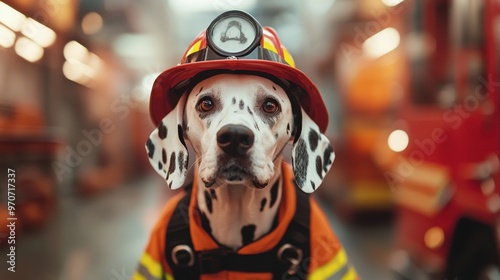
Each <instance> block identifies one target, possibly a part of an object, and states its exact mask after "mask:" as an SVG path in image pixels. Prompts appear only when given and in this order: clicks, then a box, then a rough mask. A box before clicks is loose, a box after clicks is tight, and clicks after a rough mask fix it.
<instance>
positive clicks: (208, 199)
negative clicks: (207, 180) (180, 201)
mask: <svg viewBox="0 0 500 280" xmlns="http://www.w3.org/2000/svg"><path fill="white" fill-rule="evenodd" d="M205 204H206V205H207V209H208V212H210V214H212V198H211V197H210V194H209V193H208V191H207V190H205Z"/></svg>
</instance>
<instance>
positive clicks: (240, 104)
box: [238, 100, 245, 110]
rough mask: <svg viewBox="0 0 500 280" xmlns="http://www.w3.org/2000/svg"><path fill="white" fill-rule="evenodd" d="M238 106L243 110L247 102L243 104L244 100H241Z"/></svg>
mask: <svg viewBox="0 0 500 280" xmlns="http://www.w3.org/2000/svg"><path fill="white" fill-rule="evenodd" d="M238 105H239V107H240V110H243V108H245V102H243V100H240V103H239V104H238Z"/></svg>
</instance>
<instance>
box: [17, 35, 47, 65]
mask: <svg viewBox="0 0 500 280" xmlns="http://www.w3.org/2000/svg"><path fill="white" fill-rule="evenodd" d="M15 50H16V53H17V54H18V55H19V56H20V57H22V58H24V59H26V60H27V61H29V62H36V61H38V60H40V58H42V56H43V48H42V47H40V46H39V45H37V44H36V43H35V42H33V41H31V40H30V39H28V38H26V37H21V38H19V39H17V42H16V46H15Z"/></svg>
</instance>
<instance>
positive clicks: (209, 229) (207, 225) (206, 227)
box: [200, 212, 212, 234]
mask: <svg viewBox="0 0 500 280" xmlns="http://www.w3.org/2000/svg"><path fill="white" fill-rule="evenodd" d="M200 217H201V226H202V227H203V229H204V230H205V231H206V232H208V233H209V234H212V227H211V226H210V221H209V220H208V218H207V215H205V213H203V212H201V213H200Z"/></svg>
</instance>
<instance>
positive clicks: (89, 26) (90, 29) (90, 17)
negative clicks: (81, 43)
mask: <svg viewBox="0 0 500 280" xmlns="http://www.w3.org/2000/svg"><path fill="white" fill-rule="evenodd" d="M102 25H103V20H102V17H101V15H99V14H98V13H96V12H90V13H88V14H86V15H85V16H84V17H83V19H82V31H83V33H84V34H86V35H92V34H95V33H97V32H99V30H101V29H102Z"/></svg>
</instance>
